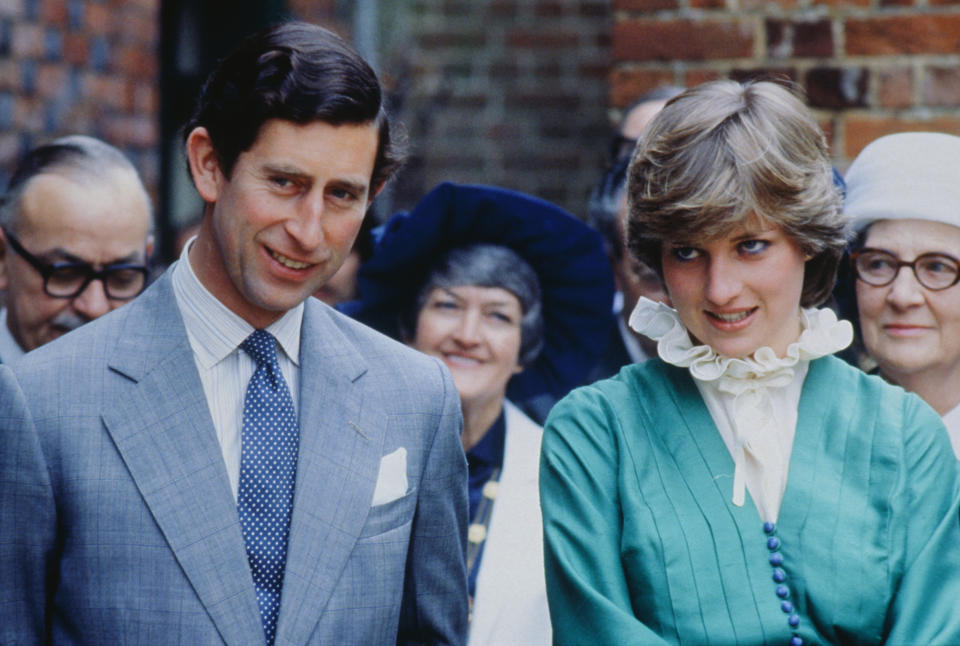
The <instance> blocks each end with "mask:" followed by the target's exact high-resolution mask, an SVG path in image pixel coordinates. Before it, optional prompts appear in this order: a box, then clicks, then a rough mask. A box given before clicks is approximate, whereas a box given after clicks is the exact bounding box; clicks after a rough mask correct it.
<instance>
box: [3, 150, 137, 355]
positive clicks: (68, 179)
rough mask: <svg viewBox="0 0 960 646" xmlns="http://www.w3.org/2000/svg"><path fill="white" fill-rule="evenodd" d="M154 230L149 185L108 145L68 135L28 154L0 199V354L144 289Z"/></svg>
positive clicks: (39, 341) (37, 342)
mask: <svg viewBox="0 0 960 646" xmlns="http://www.w3.org/2000/svg"><path fill="white" fill-rule="evenodd" d="M150 231H151V209H150V200H149V198H148V197H147V193H146V191H145V190H144V188H143V184H142V183H141V181H140V177H139V176H138V175H137V171H136V170H135V169H134V167H133V165H132V164H131V163H130V161H129V160H128V159H127V158H126V157H125V156H124V155H123V153H121V152H120V151H119V150H117V149H116V148H114V147H113V146H110V145H109V144H106V143H104V142H102V141H100V140H98V139H94V138H92V137H86V136H80V135H73V136H69V137H62V138H60V139H56V140H54V141H52V142H49V143H47V144H44V145H42V146H38V147H37V148H34V149H33V150H31V151H30V152H29V153H27V154H26V156H24V158H23V159H22V160H21V162H20V164H19V166H18V167H17V169H16V171H15V172H14V175H13V177H12V179H11V180H10V183H9V186H8V187H7V190H6V193H5V194H4V195H3V197H2V198H0V289H2V290H3V291H4V304H5V307H4V308H3V309H2V310H0V361H5V362H11V361H13V360H15V359H17V358H19V357H20V356H21V355H22V354H24V353H26V352H29V351H30V350H33V349H34V348H37V347H39V346H41V345H43V344H45V343H48V342H50V341H52V340H53V339H55V338H57V337H58V336H60V335H62V334H65V333H67V332H69V331H70V330H72V329H74V328H76V327H79V326H80V325H83V324H84V323H86V322H88V321H91V320H93V319H95V318H97V317H99V316H102V315H103V314H106V313H107V312H109V311H110V310H112V309H115V308H117V307H119V306H120V305H123V304H124V303H125V302H127V301H128V300H130V299H132V298H133V297H135V296H136V295H137V294H139V293H140V292H141V291H143V289H144V287H145V286H146V281H147V266H146V263H147V258H148V257H149V256H150V253H151V251H152V247H153V240H152V236H151V234H150Z"/></svg>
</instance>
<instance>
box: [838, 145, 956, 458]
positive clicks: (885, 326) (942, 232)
mask: <svg viewBox="0 0 960 646" xmlns="http://www.w3.org/2000/svg"><path fill="white" fill-rule="evenodd" d="M846 182H847V197H846V203H845V211H846V212H847V214H848V215H849V216H851V217H852V218H853V219H854V222H855V226H856V229H857V231H858V234H859V235H858V236H857V239H856V242H855V244H854V251H853V252H852V254H851V257H852V260H853V270H854V273H855V275H856V278H857V280H856V281H855V282H856V302H857V310H858V314H859V323H860V332H861V335H862V341H863V346H864V350H865V351H866V353H867V354H868V355H869V357H870V358H871V359H872V360H873V361H875V362H876V364H877V366H878V367H879V370H880V374H881V375H883V377H885V378H886V379H887V380H888V381H891V382H893V383H895V384H898V385H900V386H903V388H905V389H906V390H909V391H912V392H915V393H917V394H918V395H920V396H921V397H922V398H923V399H924V400H926V402H927V403H928V404H930V405H931V406H932V407H933V408H934V409H935V410H936V411H937V412H938V413H940V415H941V416H942V417H943V421H944V424H945V425H946V427H947V431H948V432H949V434H950V441H951V443H952V444H953V450H954V452H955V453H956V454H957V456H958V458H960V287H957V283H958V281H960V137H954V136H952V135H945V134H939V133H932V132H912V133H902V134H896V135H889V136H886V137H881V138H880V139H877V140H876V141H874V142H872V143H871V144H870V145H868V146H867V147H866V148H864V149H863V151H862V152H861V153H860V155H859V156H858V157H857V158H856V159H855V160H854V162H853V164H852V165H851V166H850V169H849V171H848V172H847V175H846Z"/></svg>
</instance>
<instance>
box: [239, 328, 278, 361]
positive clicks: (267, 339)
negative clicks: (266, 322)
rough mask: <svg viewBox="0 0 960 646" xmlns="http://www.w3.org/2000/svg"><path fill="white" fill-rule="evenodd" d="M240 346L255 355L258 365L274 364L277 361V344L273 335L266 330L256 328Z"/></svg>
mask: <svg viewBox="0 0 960 646" xmlns="http://www.w3.org/2000/svg"><path fill="white" fill-rule="evenodd" d="M240 347H241V348H243V350H244V351H245V352H246V353H247V354H249V355H250V356H251V357H253V360H254V361H256V362H257V365H258V366H263V365H266V366H273V365H274V364H275V363H276V361H277V344H276V342H275V340H274V338H273V335H272V334H270V333H269V332H267V331H266V330H254V332H253V334H251V335H250V336H248V337H247V338H246V339H244V341H243V343H241V344H240Z"/></svg>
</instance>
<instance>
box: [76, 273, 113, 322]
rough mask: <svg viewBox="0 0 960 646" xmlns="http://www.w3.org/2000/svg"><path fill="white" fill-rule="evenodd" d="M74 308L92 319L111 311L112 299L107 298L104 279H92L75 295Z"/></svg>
mask: <svg viewBox="0 0 960 646" xmlns="http://www.w3.org/2000/svg"><path fill="white" fill-rule="evenodd" d="M73 309H74V310H76V311H77V313H78V314H80V315H82V316H84V317H86V318H87V319H88V320H91V321H92V320H93V319H95V318H97V317H100V316H103V315H104V314H106V313H107V312H109V311H110V309H111V307H110V299H109V298H107V291H106V289H105V288H104V285H103V281H102V280H99V279H94V280H91V281H90V283H89V284H88V285H87V286H86V287H84V288H83V291H82V292H80V293H79V294H77V295H76V296H74V297H73Z"/></svg>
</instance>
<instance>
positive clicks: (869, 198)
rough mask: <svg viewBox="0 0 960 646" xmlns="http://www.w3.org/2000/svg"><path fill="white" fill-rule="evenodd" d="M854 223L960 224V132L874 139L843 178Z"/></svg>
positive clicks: (857, 226)
mask: <svg viewBox="0 0 960 646" xmlns="http://www.w3.org/2000/svg"><path fill="white" fill-rule="evenodd" d="M844 179H845V180H846V184H847V194H846V199H845V200H844V211H845V212H846V214H847V216H848V217H849V218H850V219H851V220H852V221H853V224H854V228H855V229H857V230H862V229H863V228H864V227H866V226H867V225H869V224H871V223H873V222H876V221H877V220H907V219H910V220H931V221H933V222H944V223H946V224H952V225H954V226H957V227H960V137H954V136H953V135H946V134H942V133H938V132H905V133H900V134H895V135H887V136H885V137H880V138H879V139H877V140H875V141H873V142H871V143H870V144H869V145H868V146H867V147H866V148H864V149H863V150H862V151H861V152H860V154H859V155H857V158H856V159H854V160H853V163H852V164H851V165H850V168H849V170H848V171H847V174H846V176H845V177H844Z"/></svg>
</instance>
